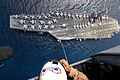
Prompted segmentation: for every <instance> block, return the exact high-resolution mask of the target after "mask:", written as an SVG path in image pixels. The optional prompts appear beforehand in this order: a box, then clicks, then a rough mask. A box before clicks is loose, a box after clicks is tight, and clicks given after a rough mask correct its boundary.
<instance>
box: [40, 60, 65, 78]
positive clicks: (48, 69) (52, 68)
mask: <svg viewBox="0 0 120 80" xmlns="http://www.w3.org/2000/svg"><path fill="white" fill-rule="evenodd" d="M39 80H67V75H66V72H65V70H64V67H63V66H62V65H61V64H60V63H59V62H58V61H50V62H47V63H46V64H45V65H44V66H43V68H42V69H41V72H40V78H39Z"/></svg>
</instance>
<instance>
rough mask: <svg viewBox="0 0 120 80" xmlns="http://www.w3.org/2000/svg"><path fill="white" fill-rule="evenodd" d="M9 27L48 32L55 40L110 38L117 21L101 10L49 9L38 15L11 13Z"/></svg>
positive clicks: (115, 30) (116, 29)
mask: <svg viewBox="0 0 120 80" xmlns="http://www.w3.org/2000/svg"><path fill="white" fill-rule="evenodd" d="M10 28H12V29H20V30H24V31H34V32H48V33H50V34H51V35H53V36H54V37H55V38H56V39H57V40H59V41H61V40H71V39H78V40H82V39H98V38H111V37H112V35H113V33H117V32H119V24H118V21H117V20H116V19H114V18H112V17H109V16H108V15H106V14H105V13H104V12H103V11H101V12H92V13H71V12H63V11H54V12H53V11H51V12H49V13H47V14H45V13H41V14H40V15H24V14H22V15H11V16H10Z"/></svg>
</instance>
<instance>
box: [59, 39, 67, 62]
mask: <svg viewBox="0 0 120 80" xmlns="http://www.w3.org/2000/svg"><path fill="white" fill-rule="evenodd" d="M60 44H61V46H62V49H63V53H64V55H65V59H66V61H68V58H67V54H66V51H65V47H64V45H63V43H62V41H61V42H60Z"/></svg>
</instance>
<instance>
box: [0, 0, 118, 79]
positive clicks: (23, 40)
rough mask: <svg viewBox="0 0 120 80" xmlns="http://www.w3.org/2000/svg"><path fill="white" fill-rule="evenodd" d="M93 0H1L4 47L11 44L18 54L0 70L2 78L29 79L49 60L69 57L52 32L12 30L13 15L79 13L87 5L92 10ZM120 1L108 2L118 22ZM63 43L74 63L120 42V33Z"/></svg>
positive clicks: (0, 42) (0, 34) (0, 38)
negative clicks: (10, 17)
mask: <svg viewBox="0 0 120 80" xmlns="http://www.w3.org/2000/svg"><path fill="white" fill-rule="evenodd" d="M69 1H71V2H69ZM77 1H78V2H77ZM92 2H93V1H92V0H74V1H73V0H62V1H61V0H34V1H33V0H0V46H11V47H12V48H13V49H14V56H13V57H12V58H11V59H9V60H7V61H4V64H5V66H4V67H3V68H1V69H0V80H27V79H28V78H31V77H34V76H37V75H39V71H40V68H41V67H42V66H43V64H44V63H45V62H46V61H48V60H52V59H56V60H60V59H62V58H64V59H65V55H64V51H63V49H62V46H61V44H60V43H59V42H57V40H56V39H55V38H54V37H53V36H51V35H50V34H48V33H45V34H38V33H36V32H24V31H20V30H13V29H10V28H9V16H10V15H13V14H40V13H42V12H45V13H47V12H49V11H50V10H57V9H58V8H59V9H63V10H64V9H65V10H71V11H76V12H79V11H82V10H83V7H84V9H86V10H89V8H90V7H91V6H92ZM48 3H49V4H48ZM78 3H79V4H78ZM95 3H96V4H97V6H98V7H99V9H100V8H102V4H103V3H104V0H95ZM119 4H120V1H119V0H116V1H114V0H107V2H106V5H107V7H108V9H109V15H110V16H112V17H114V18H116V19H118V21H120V15H119V14H120V10H119V9H120V6H119ZM62 44H63V45H64V48H65V51H66V54H67V58H68V61H69V63H70V64H71V63H74V62H76V61H79V60H82V59H85V58H88V57H90V56H91V55H93V54H95V53H97V52H100V51H102V50H105V49H108V48H111V47H114V46H117V45H119V44H120V33H118V34H115V35H114V36H113V37H112V38H111V39H101V40H99V39H98V40H84V41H77V40H70V41H62Z"/></svg>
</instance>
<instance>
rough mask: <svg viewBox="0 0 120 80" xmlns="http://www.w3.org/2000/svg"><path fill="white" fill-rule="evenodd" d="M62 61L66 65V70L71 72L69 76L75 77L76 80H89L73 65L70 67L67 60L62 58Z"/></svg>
mask: <svg viewBox="0 0 120 80" xmlns="http://www.w3.org/2000/svg"><path fill="white" fill-rule="evenodd" d="M60 63H61V64H62V65H63V66H64V68H65V70H66V71H67V72H69V74H68V75H69V76H70V77H73V79H74V80H88V78H87V77H86V75H85V74H83V73H82V72H80V71H78V70H77V69H74V68H73V67H70V65H69V64H68V62H67V61H65V60H64V59H62V60H60Z"/></svg>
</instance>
